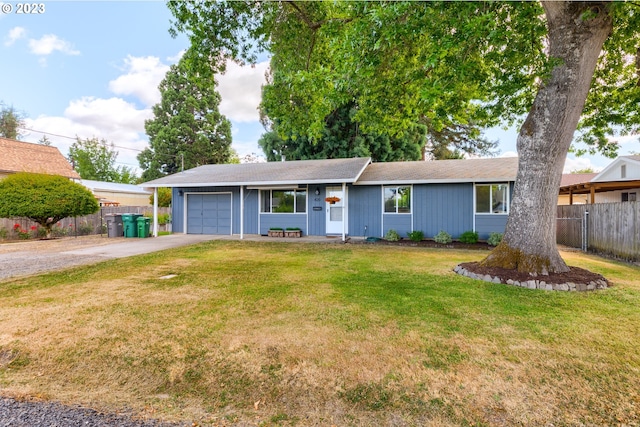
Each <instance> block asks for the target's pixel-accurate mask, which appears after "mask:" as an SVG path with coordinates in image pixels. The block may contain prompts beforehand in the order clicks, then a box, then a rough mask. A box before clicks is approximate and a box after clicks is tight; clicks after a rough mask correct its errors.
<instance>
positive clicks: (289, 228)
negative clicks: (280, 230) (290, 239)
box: [285, 227, 301, 231]
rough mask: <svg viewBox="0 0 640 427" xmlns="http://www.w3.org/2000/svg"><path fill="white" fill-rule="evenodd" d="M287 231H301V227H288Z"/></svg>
mask: <svg viewBox="0 0 640 427" xmlns="http://www.w3.org/2000/svg"><path fill="white" fill-rule="evenodd" d="M285 230H287V231H301V230H300V227H287V228H286V229H285Z"/></svg>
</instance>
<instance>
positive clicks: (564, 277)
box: [365, 239, 611, 290]
mask: <svg viewBox="0 0 640 427" xmlns="http://www.w3.org/2000/svg"><path fill="white" fill-rule="evenodd" d="M365 243H372V244H375V245H388V246H415V247H421V248H434V249H468V250H480V251H491V250H492V249H493V248H494V246H490V245H488V244H487V243H485V242H478V243H473V244H470V243H462V242H451V243H448V244H441V243H436V242H435V241H433V240H422V241H420V242H414V241H412V240H409V239H400V240H398V241H396V242H391V241H388V240H384V239H380V240H375V241H365ZM459 267H462V268H463V269H464V270H466V272H467V273H472V274H474V275H477V276H478V278H479V279H480V280H488V278H489V277H491V278H492V280H495V279H496V278H497V279H499V281H500V283H505V284H515V285H516V286H523V287H527V283H529V284H531V286H532V287H533V286H534V285H533V284H532V281H536V282H537V283H536V285H535V287H536V288H538V289H545V284H546V285H551V287H552V288H553V289H554V290H556V289H560V290H565V289H564V287H563V286H560V285H564V284H570V285H572V286H570V287H569V288H568V289H566V290H592V289H593V284H594V283H595V284H596V286H595V288H596V289H603V288H605V287H608V286H611V284H610V283H609V282H608V281H607V279H605V278H604V276H602V275H601V274H597V273H593V272H591V271H589V270H585V269H584V268H580V267H569V268H570V270H569V271H568V272H566V273H550V274H549V275H546V276H542V275H539V276H537V277H534V276H531V275H530V274H528V273H521V272H518V271H517V270H510V269H504V268H497V267H483V266H481V265H480V264H479V263H477V262H467V263H462V264H460V265H459ZM539 282H543V284H540V283H539ZM575 285H578V286H575ZM587 286H589V289H585V287H587ZM547 289H549V287H547Z"/></svg>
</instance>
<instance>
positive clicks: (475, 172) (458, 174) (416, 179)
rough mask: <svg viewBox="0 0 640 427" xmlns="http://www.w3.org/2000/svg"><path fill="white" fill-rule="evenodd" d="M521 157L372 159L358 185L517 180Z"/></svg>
mask: <svg viewBox="0 0 640 427" xmlns="http://www.w3.org/2000/svg"><path fill="white" fill-rule="evenodd" d="M517 172H518V158H517V157H499V158H491V159H463V160H436V161H428V162H423V161H418V162H392V163H372V164H371V165H370V166H369V167H368V168H367V169H366V170H365V172H364V173H363V174H362V176H361V177H360V179H359V180H358V182H357V185H366V184H393V183H397V184H409V183H414V184H419V183H435V182H443V183H444V182H472V181H473V182H489V181H514V180H515V179H516V174H517Z"/></svg>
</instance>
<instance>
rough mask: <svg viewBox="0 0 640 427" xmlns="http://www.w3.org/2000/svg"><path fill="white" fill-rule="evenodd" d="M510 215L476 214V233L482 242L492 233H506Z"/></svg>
mask: <svg viewBox="0 0 640 427" xmlns="http://www.w3.org/2000/svg"><path fill="white" fill-rule="evenodd" d="M508 217H509V216H508V215H487V214H476V231H477V232H478V237H479V238H480V240H486V239H488V238H489V234H490V233H504V229H505V227H506V226H507V218H508Z"/></svg>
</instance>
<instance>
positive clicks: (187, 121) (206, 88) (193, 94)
mask: <svg viewBox="0 0 640 427" xmlns="http://www.w3.org/2000/svg"><path fill="white" fill-rule="evenodd" d="M195 77H196V76H194V75H191V73H190V70H189V68H188V67H187V66H186V62H185V59H184V58H183V59H182V60H181V61H180V62H179V63H178V64H176V65H173V66H171V69H170V70H169V72H168V73H167V75H166V77H165V78H164V80H163V81H162V82H161V83H160V87H159V88H160V93H161V95H162V100H161V101H160V103H159V104H156V105H155V106H154V107H153V115H154V118H153V119H151V120H147V121H146V122H145V129H146V131H147V135H149V148H147V149H145V150H144V151H143V152H142V153H140V154H139V155H138V161H139V162H140V167H141V168H142V169H143V173H142V179H143V180H144V181H148V180H152V179H156V178H160V177H162V176H165V175H168V174H172V173H176V172H179V171H180V170H181V169H182V167H183V166H184V168H185V169H189V168H193V167H196V166H200V165H205V164H212V163H228V162H229V161H230V160H231V159H232V157H233V154H234V152H233V150H232V148H231V123H230V122H229V120H227V119H226V117H224V116H223V115H222V114H220V112H219V111H218V107H219V105H220V95H219V94H218V93H217V92H216V90H215V82H214V80H213V78H211V79H205V80H203V79H196V78H195Z"/></svg>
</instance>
